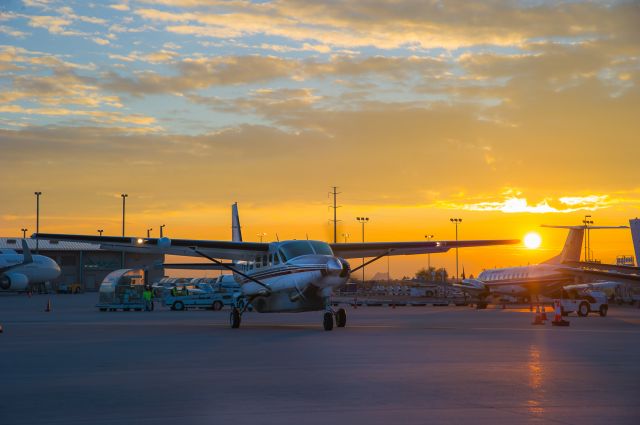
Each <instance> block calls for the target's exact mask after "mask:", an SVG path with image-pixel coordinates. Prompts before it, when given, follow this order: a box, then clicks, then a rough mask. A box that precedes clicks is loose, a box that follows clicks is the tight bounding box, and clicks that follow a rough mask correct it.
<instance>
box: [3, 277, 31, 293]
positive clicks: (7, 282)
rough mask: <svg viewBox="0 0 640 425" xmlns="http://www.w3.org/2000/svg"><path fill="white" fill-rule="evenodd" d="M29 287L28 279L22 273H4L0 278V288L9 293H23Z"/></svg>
mask: <svg viewBox="0 0 640 425" xmlns="http://www.w3.org/2000/svg"><path fill="white" fill-rule="evenodd" d="M27 286H29V278H28V277H27V276H25V275H23V274H22V273H6V274H4V275H2V276H0V288H1V289H4V290H5V291H6V290H10V291H24V290H25V289H27Z"/></svg>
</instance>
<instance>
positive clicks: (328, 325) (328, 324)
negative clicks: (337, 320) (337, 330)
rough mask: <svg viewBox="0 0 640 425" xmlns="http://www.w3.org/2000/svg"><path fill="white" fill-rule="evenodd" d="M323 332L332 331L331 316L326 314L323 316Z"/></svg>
mask: <svg viewBox="0 0 640 425" xmlns="http://www.w3.org/2000/svg"><path fill="white" fill-rule="evenodd" d="M323 324H324V330H325V331H330V330H332V329H333V314H331V313H329V312H326V313H325V314H324V322H323Z"/></svg>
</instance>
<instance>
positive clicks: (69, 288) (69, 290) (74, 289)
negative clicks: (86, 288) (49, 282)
mask: <svg viewBox="0 0 640 425" xmlns="http://www.w3.org/2000/svg"><path fill="white" fill-rule="evenodd" d="M57 292H58V294H79V293H80V292H82V286H81V285H80V284H79V283H61V284H60V285H58V290H57Z"/></svg>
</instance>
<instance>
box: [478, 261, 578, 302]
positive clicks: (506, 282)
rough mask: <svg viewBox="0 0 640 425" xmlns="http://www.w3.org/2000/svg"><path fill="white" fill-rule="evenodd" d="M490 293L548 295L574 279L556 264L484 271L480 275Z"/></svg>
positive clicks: (479, 278)
mask: <svg viewBox="0 0 640 425" xmlns="http://www.w3.org/2000/svg"><path fill="white" fill-rule="evenodd" d="M478 280H479V281H481V282H482V283H483V284H484V285H485V287H486V288H487V289H488V290H489V292H490V293H495V294H501V295H512V296H534V295H540V294H544V293H548V292H551V291H554V290H556V289H558V288H560V287H561V286H562V285H565V284H567V283H571V282H573V279H572V278H571V277H570V276H568V275H567V274H566V273H563V272H562V266H560V265H556V264H535V265H530V266H521V267H507V268H502V269H491V270H486V271H483V272H482V273H480V274H479V275H478Z"/></svg>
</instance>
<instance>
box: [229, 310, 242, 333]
mask: <svg viewBox="0 0 640 425" xmlns="http://www.w3.org/2000/svg"><path fill="white" fill-rule="evenodd" d="M229 324H230V325H231V329H238V328H239V327H240V311H239V310H238V309H237V308H235V307H234V308H233V309H232V310H231V314H229Z"/></svg>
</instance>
